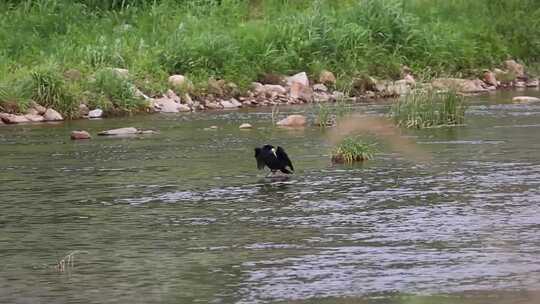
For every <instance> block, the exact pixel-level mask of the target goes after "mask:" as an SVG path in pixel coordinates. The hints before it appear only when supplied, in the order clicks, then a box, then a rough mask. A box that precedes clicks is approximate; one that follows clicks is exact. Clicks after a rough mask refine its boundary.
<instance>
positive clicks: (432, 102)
mask: <svg viewBox="0 0 540 304" xmlns="http://www.w3.org/2000/svg"><path fill="white" fill-rule="evenodd" d="M465 110H466V104H465V100H464V97H463V96H461V95H458V94H457V93H455V92H442V93H437V92H433V91H415V92H413V93H412V94H409V95H407V96H405V97H404V98H402V99H399V100H397V101H396V102H395V103H394V104H393V105H392V108H391V111H390V114H391V116H392V118H393V119H394V121H395V122H396V124H397V125H398V126H401V127H406V128H428V127H436V126H452V125H462V124H464V123H465Z"/></svg>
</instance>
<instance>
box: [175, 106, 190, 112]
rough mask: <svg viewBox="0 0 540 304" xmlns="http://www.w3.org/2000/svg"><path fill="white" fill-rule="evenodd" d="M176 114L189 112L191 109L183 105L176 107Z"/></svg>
mask: <svg viewBox="0 0 540 304" xmlns="http://www.w3.org/2000/svg"><path fill="white" fill-rule="evenodd" d="M178 112H191V108H190V107H189V106H188V105H185V104H179V105H178Z"/></svg>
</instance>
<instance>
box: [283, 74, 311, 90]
mask: <svg viewBox="0 0 540 304" xmlns="http://www.w3.org/2000/svg"><path fill="white" fill-rule="evenodd" d="M293 83H299V84H301V85H302V86H305V87H309V79H308V77H307V74H306V72H302V73H298V74H296V75H293V76H291V77H287V85H288V86H292V84H293Z"/></svg>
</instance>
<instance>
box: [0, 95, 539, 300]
mask: <svg viewBox="0 0 540 304" xmlns="http://www.w3.org/2000/svg"><path fill="white" fill-rule="evenodd" d="M516 94H527V95H536V96H540V93H539V92H537V91H529V92H519V93H516V92H503V93H497V94H494V95H491V96H481V97H474V98H471V101H470V102H471V106H470V107H469V110H468V112H467V125H466V126H464V127H459V128H441V129H429V130H421V131H406V132H404V135H406V136H407V137H408V138H409V139H411V140H412V141H413V142H415V145H416V148H417V149H418V150H421V151H424V152H425V153H429V155H431V158H430V160H429V161H411V160H408V159H407V158H406V157H405V156H404V155H403V154H402V153H400V151H399V149H397V150H396V149H394V150H390V149H387V148H385V146H384V145H382V146H381V152H380V154H378V155H377V157H376V159H375V160H373V161H370V162H368V163H365V164H363V165H354V166H347V165H337V166H333V165H332V164H331V163H330V156H329V151H330V148H331V147H330V145H329V144H328V141H327V139H328V138H327V132H325V131H324V130H321V129H319V128H317V127H311V128H306V129H303V130H281V129H273V128H271V127H270V121H271V114H270V111H269V110H268V109H255V110H249V111H231V112H216V113H199V114H194V115H192V114H182V115H148V116H137V117H128V118H118V119H105V120H94V121H86V120H80V121H73V122H66V123H59V124H39V125H17V126H2V127H0V261H1V263H0V303H197V302H200V303H270V302H272V303H275V302H283V303H291V302H292V303H336V302H337V303H540V293H539V292H538V291H539V290H540V153H539V151H540V104H533V105H523V104H511V103H510V102H509V100H510V99H511V98H510V96H512V95H516ZM306 111H307V112H308V113H312V112H313V109H312V108H310V107H298V108H288V109H282V113H284V112H291V113H292V112H306ZM354 111H355V112H361V113H365V114H369V115H380V114H382V113H385V112H387V111H388V105H384V104H382V105H381V104H379V105H356V106H354ZM243 122H250V123H252V124H253V125H254V126H255V128H254V129H253V130H248V131H245V130H239V129H238V125H239V124H240V123H243ZM211 125H216V126H218V129H217V130H205V128H207V127H209V126H211ZM127 126H134V127H138V128H144V129H154V130H158V131H159V134H154V135H141V136H135V137H129V138H103V137H94V138H93V139H92V140H90V141H77V142H72V141H70V140H69V133H70V131H71V130H76V129H85V130H88V131H89V132H91V133H92V134H96V133H97V132H98V131H101V130H105V129H111V128H117V127H127ZM267 142H268V143H274V144H279V145H281V146H283V147H285V149H286V150H287V152H288V153H289V155H290V157H291V159H292V161H293V163H294V165H295V167H296V168H297V172H296V174H295V176H294V177H293V178H291V179H289V180H268V179H265V178H264V175H265V172H261V171H258V170H256V164H255V160H254V158H253V148H254V147H255V146H258V145H262V144H264V143H267ZM72 252H74V255H73V256H74V258H75V261H74V265H73V266H70V265H66V267H65V269H64V271H58V269H56V268H55V265H56V264H57V263H58V261H59V260H60V259H62V257H64V256H65V255H67V254H69V253H72Z"/></svg>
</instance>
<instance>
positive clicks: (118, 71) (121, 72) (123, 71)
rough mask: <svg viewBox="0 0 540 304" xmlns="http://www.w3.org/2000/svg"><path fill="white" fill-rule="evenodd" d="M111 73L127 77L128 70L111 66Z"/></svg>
mask: <svg viewBox="0 0 540 304" xmlns="http://www.w3.org/2000/svg"><path fill="white" fill-rule="evenodd" d="M111 71H112V73H113V74H114V75H116V76H118V77H121V78H129V70H127V69H121V68H113V69H112V70H111Z"/></svg>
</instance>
